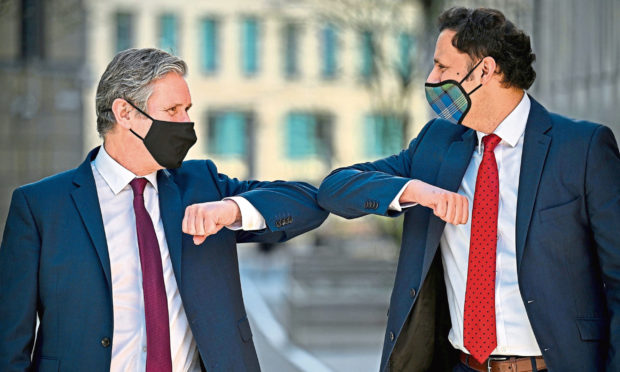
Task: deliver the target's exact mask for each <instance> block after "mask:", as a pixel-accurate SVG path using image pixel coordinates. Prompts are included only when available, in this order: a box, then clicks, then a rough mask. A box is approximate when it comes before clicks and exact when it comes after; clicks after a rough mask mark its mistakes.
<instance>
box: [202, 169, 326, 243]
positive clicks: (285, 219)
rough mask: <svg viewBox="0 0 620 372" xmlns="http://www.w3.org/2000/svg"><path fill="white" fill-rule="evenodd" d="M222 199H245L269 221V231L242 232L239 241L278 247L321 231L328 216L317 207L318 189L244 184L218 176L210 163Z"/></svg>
mask: <svg viewBox="0 0 620 372" xmlns="http://www.w3.org/2000/svg"><path fill="white" fill-rule="evenodd" d="M207 166H208V167H209V171H210V172H211V174H212V175H213V177H214V179H215V182H216V185H217V187H218V190H219V192H220V195H221V196H222V198H225V197H230V196H241V197H243V198H245V199H246V200H247V201H249V202H250V203H251V204H252V205H253V206H254V208H256V209H257V210H258V211H259V212H260V214H261V215H262V216H263V218H264V219H265V223H266V225H267V228H266V229H263V230H259V231H243V230H238V231H237V232H236V233H237V241H238V242H240V243H242V242H265V243H276V242H283V241H286V240H289V239H291V238H293V237H295V236H297V235H300V234H303V233H305V232H307V231H310V230H313V229H315V228H317V227H319V226H320V225H321V224H322V223H323V221H325V219H326V218H327V216H328V214H329V213H328V212H326V211H325V210H323V209H322V208H321V207H320V206H319V205H318V203H317V189H316V187H314V186H312V185H310V184H308V183H305V182H286V181H272V182H264V181H240V180H238V179H236V178H230V177H228V176H226V175H225V174H221V173H218V172H217V168H216V166H215V164H214V163H213V162H211V161H210V160H207Z"/></svg>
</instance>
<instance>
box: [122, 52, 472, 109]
mask: <svg viewBox="0 0 620 372" xmlns="http://www.w3.org/2000/svg"><path fill="white" fill-rule="evenodd" d="M482 61H484V58H483V59H481V60H480V61H478V63H476V65H475V66H474V67H472V69H471V70H469V72H468V73H467V75H465V77H464V78H463V79H461V81H459V84H463V82H464V81H465V79H467V78H468V77H469V75H471V74H472V72H474V70H475V69H476V68H477V67H478V66H479V65H480V64H481V63H482ZM472 93H473V92H472ZM470 94H471V93H470ZM132 106H133V105H132Z"/></svg>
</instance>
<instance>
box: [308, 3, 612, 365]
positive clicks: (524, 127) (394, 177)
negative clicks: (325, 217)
mask: <svg viewBox="0 0 620 372" xmlns="http://www.w3.org/2000/svg"><path fill="white" fill-rule="evenodd" d="M439 29H440V34H439V37H438V39H437V44H436V49H435V56H434V67H433V70H432V71H431V73H430V75H429V76H428V79H427V82H426V87H425V88H426V95H427V99H428V101H429V103H430V105H431V107H432V108H433V110H434V111H435V112H436V113H437V114H438V115H439V116H440V118H438V119H434V120H431V121H430V122H429V123H428V124H427V125H426V126H425V127H424V128H423V129H422V130H421V132H420V133H419V135H418V137H417V138H415V139H414V140H413V141H411V143H410V145H409V147H408V148H407V149H405V150H403V151H402V152H401V153H399V154H396V155H393V156H390V157H388V158H385V159H381V160H377V161H375V162H371V163H363V164H357V165H353V166H350V167H347V168H341V169H338V170H335V171H334V172H332V174H330V175H329V176H328V177H327V178H326V179H325V180H324V181H323V183H322V185H321V187H320V188H319V204H320V205H321V206H323V207H324V208H326V209H328V210H330V211H331V212H333V213H336V214H338V215H341V216H343V217H346V218H356V217H359V216H362V215H365V214H369V213H374V214H379V215H385V216H396V215H398V214H400V213H401V212H403V211H405V212H404V213H405V220H404V229H403V231H404V233H403V241H402V245H401V252H400V258H399V262H398V270H397V274H396V280H395V284H394V289H393V292H392V298H391V303H390V309H389V312H388V314H389V315H388V324H387V330H386V336H385V344H384V348H383V357H382V360H381V366H380V370H381V371H392V372H394V371H408V372H409V371H414V372H415V371H433V372H436V371H481V372H482V371H497V372H498V371H510V372H529V371H543V370H548V371H553V372H571V371H575V372H583V371H588V372H590V371H592V372H594V371H620V230H619V229H618V225H619V224H620V155H619V154H618V146H617V143H616V141H615V139H614V137H613V134H612V132H611V131H610V130H609V128H607V127H605V126H602V125H598V124H594V123H590V122H586V121H575V120H571V119H568V118H565V117H563V116H560V115H557V114H553V113H550V112H548V111H547V110H545V108H544V107H542V106H541V105H540V104H539V103H538V102H536V101H535V100H534V99H533V98H532V97H530V96H528V94H526V93H525V90H526V89H528V88H529V87H530V85H531V84H532V83H533V81H534V78H535V72H534V70H533V68H532V62H533V61H534V59H535V56H534V54H533V53H532V50H531V46H530V39H529V37H528V36H527V35H526V34H525V33H524V32H523V31H521V30H519V29H518V28H517V27H515V25H514V24H513V23H512V22H510V21H508V20H506V18H505V17H504V15H503V14H502V13H501V12H499V11H497V10H492V9H475V10H474V9H465V8H452V9H449V10H447V11H445V12H444V13H442V14H441V16H440V17H439ZM455 124H457V125H455ZM432 185H434V186H432ZM418 204H419V205H418ZM424 207H429V208H424ZM469 216H471V218H469ZM446 222H448V223H446Z"/></svg>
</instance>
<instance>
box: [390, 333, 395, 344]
mask: <svg viewBox="0 0 620 372" xmlns="http://www.w3.org/2000/svg"><path fill="white" fill-rule="evenodd" d="M390 341H392V342H394V332H390Z"/></svg>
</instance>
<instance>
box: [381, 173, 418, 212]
mask: <svg viewBox="0 0 620 372" xmlns="http://www.w3.org/2000/svg"><path fill="white" fill-rule="evenodd" d="M411 182H413V180H411V181H409V182H407V183H406V184H405V186H403V188H402V189H400V191H399V192H398V194H396V197H395V198H394V200H392V202H391V203H390V205H389V206H388V210H390V211H396V212H402V211H403V209H406V208H411V207H414V206H416V205H418V203H405V204H400V202H399V200H400V197H401V195H403V192H405V189H407V186H409V184H410V183H411Z"/></svg>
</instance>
